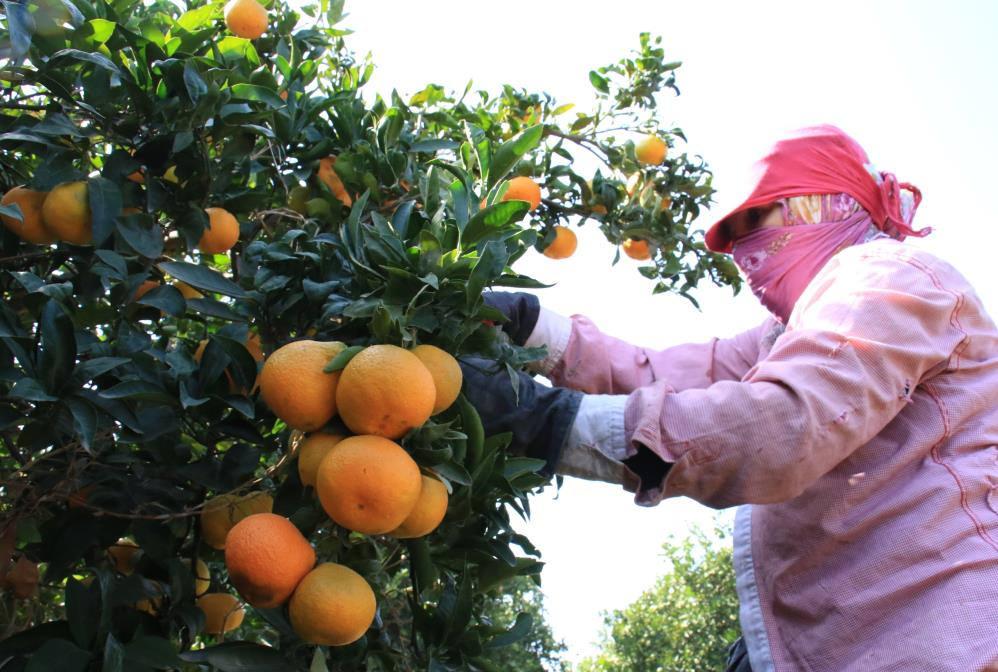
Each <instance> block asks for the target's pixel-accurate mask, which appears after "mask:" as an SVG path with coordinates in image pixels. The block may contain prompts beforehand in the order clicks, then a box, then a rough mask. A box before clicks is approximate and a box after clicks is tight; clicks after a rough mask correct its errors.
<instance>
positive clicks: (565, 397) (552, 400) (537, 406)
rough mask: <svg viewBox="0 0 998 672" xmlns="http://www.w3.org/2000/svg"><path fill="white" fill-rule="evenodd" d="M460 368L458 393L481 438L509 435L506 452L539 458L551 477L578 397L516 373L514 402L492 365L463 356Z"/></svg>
mask: <svg viewBox="0 0 998 672" xmlns="http://www.w3.org/2000/svg"><path fill="white" fill-rule="evenodd" d="M524 296H529V295H524ZM460 364H461V371H462V372H463V373H464V395H465V396H466V397H467V399H468V401H469V402H471V405H472V406H474V407H475V408H476V409H477V410H478V413H479V415H480V416H481V418H482V427H483V428H484V430H485V435H486V436H491V435H493V434H501V433H503V432H511V433H512V440H511V441H510V445H509V450H510V452H512V453H513V454H514V455H523V456H526V457H533V458H536V459H539V460H544V462H545V466H544V468H543V469H542V470H541V474H542V475H544V476H547V477H550V476H551V475H552V474H554V470H555V468H556V467H557V465H558V461H559V460H560V458H561V454H562V451H563V450H564V448H565V443H566V440H567V439H568V435H569V432H570V431H571V429H572V424H573V423H574V422H575V416H576V414H577V413H578V412H579V404H580V403H581V402H582V398H583V396H584V395H583V394H582V393H581V392H576V391H574V390H566V389H564V388H560V387H547V386H545V385H542V384H540V383H538V382H537V381H536V380H534V379H533V378H532V377H530V376H529V375H527V374H526V373H523V372H519V373H517V384H518V396H519V399H517V393H515V392H514V390H513V384H512V381H511V380H510V377H509V374H508V373H507V372H506V370H505V369H500V368H498V367H497V366H496V363H495V362H493V361H490V360H487V359H479V358H472V357H468V358H462V359H461V360H460Z"/></svg>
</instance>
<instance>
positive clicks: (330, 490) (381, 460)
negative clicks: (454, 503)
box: [315, 435, 422, 534]
mask: <svg viewBox="0 0 998 672" xmlns="http://www.w3.org/2000/svg"><path fill="white" fill-rule="evenodd" d="M315 488H316V492H317V494H318V495H319V502H321V503H322V508H323V509H325V510H326V513H327V514H329V517H330V518H332V519H333V521H334V522H336V523H337V524H339V525H342V526H343V527H345V528H347V529H348V530H353V531H355V532H361V533H363V534H384V533H385V532H391V531H392V530H394V529H395V528H397V527H398V526H399V525H401V524H402V521H404V520H405V519H406V518H407V517H408V516H409V514H410V513H412V509H413V507H414V506H415V505H416V501H417V500H418V499H419V491H420V489H421V488H422V480H421V479H420V474H419V466H418V465H417V464H416V462H415V460H413V459H412V458H411V457H410V456H409V453H407V452H405V450H404V449H403V448H402V447H401V446H400V445H398V444H397V443H395V442H394V441H389V440H388V439H385V438H382V437H380V436H370V435H363V436H351V437H348V438H346V439H343V440H342V441H340V442H339V443H338V444H337V445H336V448H335V449H333V450H331V451H330V452H329V454H328V455H326V457H324V458H323V459H322V462H320V463H319V471H318V472H317V473H316V476H315Z"/></svg>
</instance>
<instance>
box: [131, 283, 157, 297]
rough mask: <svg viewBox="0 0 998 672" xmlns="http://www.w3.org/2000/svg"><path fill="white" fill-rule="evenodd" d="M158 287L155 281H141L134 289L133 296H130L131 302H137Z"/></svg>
mask: <svg viewBox="0 0 998 672" xmlns="http://www.w3.org/2000/svg"><path fill="white" fill-rule="evenodd" d="M159 286H160V283H159V282H156V281H155V280H145V281H143V282H142V284H141V285H139V286H138V287H136V288H135V294H134V295H133V296H132V301H138V300H139V299H141V298H142V297H143V296H145V295H146V294H148V293H149V292H151V291H152V290H154V289H156V288H157V287H159Z"/></svg>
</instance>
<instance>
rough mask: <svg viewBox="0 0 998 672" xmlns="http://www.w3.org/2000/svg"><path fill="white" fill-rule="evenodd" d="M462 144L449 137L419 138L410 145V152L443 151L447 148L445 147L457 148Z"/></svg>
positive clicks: (427, 152) (434, 152) (430, 152)
mask: <svg viewBox="0 0 998 672" xmlns="http://www.w3.org/2000/svg"><path fill="white" fill-rule="evenodd" d="M460 146H461V143H460V142H458V141H457V140H447V139H439V140H419V141H418V142H414V143H413V144H412V145H411V146H410V147H409V153H410V154H416V153H426V154H436V153H437V152H439V151H442V150H445V149H457V148H458V147H460Z"/></svg>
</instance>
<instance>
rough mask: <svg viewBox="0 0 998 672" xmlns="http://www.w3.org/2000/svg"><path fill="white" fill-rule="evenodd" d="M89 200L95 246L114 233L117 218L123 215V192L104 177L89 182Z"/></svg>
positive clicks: (91, 179) (94, 178)
mask: <svg viewBox="0 0 998 672" xmlns="http://www.w3.org/2000/svg"><path fill="white" fill-rule="evenodd" d="M87 198H88V200H89V201H90V217H91V220H92V221H93V229H94V245H100V244H102V243H103V242H104V241H105V240H107V239H108V236H110V235H111V234H112V233H113V232H114V222H115V218H116V217H117V216H118V215H119V213H121V190H120V189H118V185H117V184H115V183H114V182H112V181H111V180H108V179H107V178H104V177H91V178H90V179H89V180H87Z"/></svg>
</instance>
